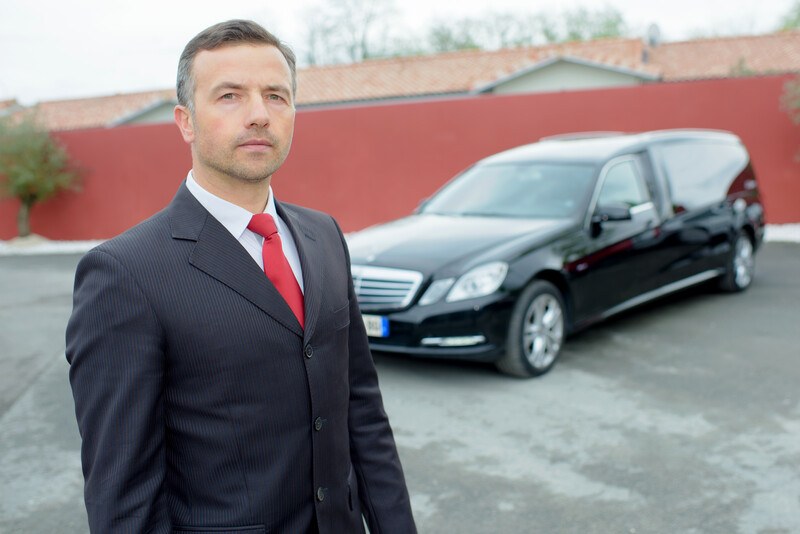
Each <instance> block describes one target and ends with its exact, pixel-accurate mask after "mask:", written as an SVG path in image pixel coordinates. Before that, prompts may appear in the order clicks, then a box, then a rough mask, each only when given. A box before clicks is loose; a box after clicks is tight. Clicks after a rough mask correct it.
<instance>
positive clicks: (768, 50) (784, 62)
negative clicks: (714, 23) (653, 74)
mask: <svg viewBox="0 0 800 534" xmlns="http://www.w3.org/2000/svg"><path fill="white" fill-rule="evenodd" d="M651 61H652V63H653V64H655V65H658V67H659V69H660V70H661V74H662V76H663V79H664V80H689V79H698V78H720V77H723V78H724V77H729V76H743V75H747V74H779V73H788V72H798V71H800V31H787V32H780V33H774V34H768V35H754V36H745V37H720V38H714V39H697V40H694V41H685V42H678V43H665V44H663V45H661V46H659V47H657V48H654V49H653V50H652V52H651Z"/></svg>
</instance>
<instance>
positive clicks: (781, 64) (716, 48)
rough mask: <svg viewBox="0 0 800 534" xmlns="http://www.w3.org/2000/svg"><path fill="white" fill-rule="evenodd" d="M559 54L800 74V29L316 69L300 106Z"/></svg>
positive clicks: (695, 73) (459, 80)
mask: <svg viewBox="0 0 800 534" xmlns="http://www.w3.org/2000/svg"><path fill="white" fill-rule="evenodd" d="M552 58H576V59H581V60H585V61H590V62H593V63H600V64H604V65H607V66H610V67H618V68H625V69H628V70H632V71H635V72H640V73H642V74H647V75H649V76H653V77H655V78H660V79H662V80H665V81H670V80H688V79H704V78H718V77H728V76H742V75H747V74H777V73H787V72H800V31H790V32H780V33H775V34H768V35H757V36H744V37H722V38H713V39H697V40H692V41H685V42H676V43H662V44H661V45H659V46H657V47H648V46H646V45H645V44H644V43H643V42H642V41H641V40H640V39H626V38H619V39H603V40H597V41H591V42H573V43H561V44H549V45H544V46H537V47H525V48H512V49H504V50H495V51H475V50H473V51H459V52H449V53H444V54H436V55H430V56H418V57H400V58H390V59H377V60H369V61H364V62H362V63H355V64H349V65H329V66H317V67H309V68H305V69H300V70H299V71H298V93H297V103H298V104H299V105H319V104H327V103H336V102H355V101H364V100H376V99H388V98H407V97H415V96H416V97H419V96H429V95H447V94H463V93H467V92H470V91H475V90H477V89H480V88H481V87H483V86H485V85H487V84H490V83H493V82H496V81H497V80H498V79H500V78H503V77H505V76H509V75H511V74H513V73H515V72H519V71H521V70H523V69H526V68H530V67H533V66H535V65H537V64H539V63H541V62H543V61H546V60H548V59H552ZM174 99H175V90H174V89H166V90H160V91H147V92H141V93H131V94H118V95H113V96H105V97H99V98H84V99H76V100H60V101H50V102H42V103H40V104H38V105H36V106H35V109H36V111H37V112H38V114H39V117H40V119H41V120H42V121H43V122H44V123H45V124H46V125H47V126H48V127H49V128H50V129H52V130H71V129H79V128H92V127H103V126H110V125H113V124H114V122H115V121H118V120H120V119H122V118H125V117H127V116H129V115H131V114H133V113H135V112H137V111H141V110H143V109H145V108H148V107H150V106H153V105H155V104H157V103H159V102H163V101H165V100H174ZM10 102H12V104H6V102H0V110H2V109H3V107H2V106H3V105H8V106H13V105H14V103H13V101H10ZM12 113H13V112H12Z"/></svg>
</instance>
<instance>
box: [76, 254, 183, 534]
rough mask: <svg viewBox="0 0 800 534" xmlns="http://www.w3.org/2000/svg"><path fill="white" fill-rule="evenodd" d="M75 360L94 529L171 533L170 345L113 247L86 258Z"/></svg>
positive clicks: (79, 283)
mask: <svg viewBox="0 0 800 534" xmlns="http://www.w3.org/2000/svg"><path fill="white" fill-rule="evenodd" d="M73 298H74V303H73V311H72V316H71V318H70V320H69V323H68V325H67V333H66V341H67V350H66V356H67V361H69V363H70V370H69V378H70V384H71V386H72V393H73V396H74V399H75V413H76V416H77V420H78V428H79V430H80V434H81V438H82V449H81V460H82V464H83V475H84V478H85V486H84V497H85V501H86V510H87V513H88V516H89V527H90V530H91V532H93V533H94V532H97V533H107V532H115V533H142V532H149V533H156V532H169V531H170V525H169V518H168V513H167V509H166V503H165V502H164V497H163V495H164V492H163V491H162V488H163V484H164V478H165V471H166V463H165V454H164V433H165V431H164V410H163V403H164V399H163V383H164V350H163V339H164V336H163V333H162V330H161V327H160V325H159V322H158V320H157V318H156V315H155V313H154V311H153V309H152V307H151V306H150V304H149V303H148V301H147V299H146V297H145V295H144V293H143V292H142V290H141V288H140V287H139V286H138V285H137V283H136V281H135V279H134V278H133V276H132V275H131V274H130V273H129V272H128V271H127V270H126V269H125V267H124V266H123V265H122V264H121V263H120V262H119V261H118V260H117V259H116V258H115V257H114V256H112V255H110V254H109V253H107V252H104V251H100V250H97V249H95V250H93V251H91V252H89V253H88V254H87V255H86V256H84V258H83V259H82V260H81V262H80V263H79V265H78V269H77V272H76V275H75V291H74V297H73Z"/></svg>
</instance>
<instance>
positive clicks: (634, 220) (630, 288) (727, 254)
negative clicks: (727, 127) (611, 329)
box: [348, 130, 764, 377]
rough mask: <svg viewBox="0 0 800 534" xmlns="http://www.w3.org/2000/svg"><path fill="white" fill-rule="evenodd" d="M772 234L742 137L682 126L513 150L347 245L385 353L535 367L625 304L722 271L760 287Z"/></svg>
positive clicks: (372, 329)
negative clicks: (760, 252)
mask: <svg viewBox="0 0 800 534" xmlns="http://www.w3.org/2000/svg"><path fill="white" fill-rule="evenodd" d="M763 232H764V209H763V207H762V205H761V201H760V196H759V191H758V187H757V183H756V176H755V173H754V171H753V168H752V166H751V164H750V158H749V156H748V153H747V150H746V149H745V147H744V146H743V145H742V143H741V141H740V140H739V138H738V137H736V136H735V135H733V134H731V133H727V132H719V131H709V130H667V131H655V132H646V133H639V134H574V135H568V136H557V137H553V138H545V139H543V140H541V141H540V142H538V143H534V144H530V145H525V146H521V147H517V148H514V149H511V150H508V151H505V152H501V153H499V154H496V155H493V156H490V157H488V158H486V159H483V160H481V161H479V162H477V163H476V164H474V165H473V166H471V167H470V168H468V169H467V170H466V171H464V172H463V173H461V174H460V175H458V176H456V177H455V178H454V179H452V180H451V181H450V182H448V183H447V184H446V185H445V186H444V187H443V188H442V189H440V190H439V191H438V192H437V193H436V194H435V195H434V196H432V197H431V198H430V199H428V200H427V201H425V202H424V203H423V204H422V205H421V206H420V208H419V209H418V210H417V212H416V213H415V214H414V215H411V216H409V217H405V218H403V219H400V220H397V221H393V222H390V223H387V224H383V225H379V226H374V227H371V228H367V229H365V230H363V231H360V232H357V233H354V234H351V235H350V236H349V238H348V242H349V246H350V253H351V258H352V264H353V266H352V268H353V280H354V283H355V288H356V292H357V294H358V299H359V304H360V306H361V311H362V313H363V317H364V322H365V325H366V327H367V333H368V335H369V336H370V345H371V347H372V349H373V350H376V351H390V352H400V353H406V354H410V355H420V356H432V357H442V358H458V359H470V360H480V361H490V362H495V363H496V365H497V367H498V368H499V369H500V370H501V371H504V372H506V373H509V374H512V375H517V376H526V377H527V376H535V375H540V374H542V373H545V372H547V371H548V370H549V369H550V368H551V367H552V366H553V364H554V363H555V361H556V359H557V358H558V355H559V352H560V351H561V347H562V345H563V343H564V340H565V337H566V336H567V335H569V334H570V333H572V332H575V331H577V330H579V329H582V328H585V327H586V326H588V325H590V324H592V323H595V322H597V321H600V320H603V319H605V318H607V317H609V316H611V315H614V314H616V313H619V312H621V311H623V310H627V309H629V308H631V307H633V306H637V305H639V304H642V303H644V302H647V301H650V300H652V299H655V298H658V297H661V296H663V295H666V294H668V293H671V292H674V291H678V290H681V289H683V288H686V287H688V286H691V285H695V284H699V283H703V282H707V281H710V280H712V279H713V280H716V281H717V283H718V285H719V287H720V288H721V289H723V290H725V291H742V290H744V289H746V288H747V287H748V286H749V285H750V283H751V281H752V279H753V270H754V253H755V251H756V250H757V249H758V247H759V245H760V244H761V242H762V237H763Z"/></svg>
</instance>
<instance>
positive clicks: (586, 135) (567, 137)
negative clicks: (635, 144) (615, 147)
mask: <svg viewBox="0 0 800 534" xmlns="http://www.w3.org/2000/svg"><path fill="white" fill-rule="evenodd" d="M617 135H627V132H611V131H608V132H575V133H563V134H555V135H546V136H544V137H541V138H539V141H573V140H577V139H595V138H598V137H614V136H617Z"/></svg>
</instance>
